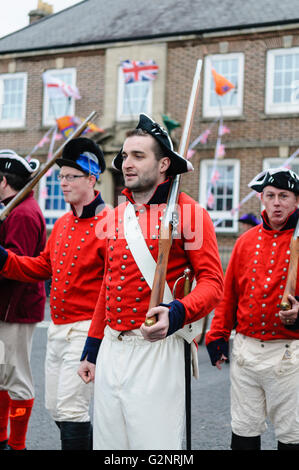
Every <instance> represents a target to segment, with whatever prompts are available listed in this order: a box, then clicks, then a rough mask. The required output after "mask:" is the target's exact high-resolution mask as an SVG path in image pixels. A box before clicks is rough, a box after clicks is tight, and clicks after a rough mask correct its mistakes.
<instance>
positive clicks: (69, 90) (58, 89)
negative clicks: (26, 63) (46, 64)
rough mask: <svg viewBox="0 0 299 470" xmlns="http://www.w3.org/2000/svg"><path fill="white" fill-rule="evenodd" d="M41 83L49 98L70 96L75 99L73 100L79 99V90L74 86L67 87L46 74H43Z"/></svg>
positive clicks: (57, 79)
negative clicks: (45, 88)
mask: <svg viewBox="0 0 299 470" xmlns="http://www.w3.org/2000/svg"><path fill="white" fill-rule="evenodd" d="M43 82H44V84H45V86H46V87H47V90H48V93H49V96H52V97H59V96H62V95H63V96H66V97H70V96H71V97H73V98H75V100H80V99H81V96H80V93H79V90H78V88H77V87H76V86H72V85H68V84H67V83H65V82H63V81H62V80H60V79H59V78H56V77H53V76H52V75H50V74H49V73H47V72H44V73H43Z"/></svg>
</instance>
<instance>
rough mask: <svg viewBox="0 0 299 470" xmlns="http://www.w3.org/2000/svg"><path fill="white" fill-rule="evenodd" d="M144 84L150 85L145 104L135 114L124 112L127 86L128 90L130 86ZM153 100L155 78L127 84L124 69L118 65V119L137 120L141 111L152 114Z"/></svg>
mask: <svg viewBox="0 0 299 470" xmlns="http://www.w3.org/2000/svg"><path fill="white" fill-rule="evenodd" d="M144 84H146V85H147V86H148V92H147V96H146V100H144V101H145V106H144V107H143V108H142V109H140V111H138V112H137V113H135V114H133V113H132V114H124V112H123V105H124V100H125V93H126V87H128V88H127V90H128V89H129V87H131V90H132V89H133V87H136V86H143V85H144ZM128 91H129V90H128ZM152 101H153V80H148V81H141V82H134V83H129V84H126V83H125V79H124V73H123V71H122V68H121V66H119V67H118V94H117V110H116V118H117V121H132V120H136V119H138V117H139V114H140V113H145V114H148V115H149V116H150V115H151V114H152ZM141 104H143V103H141Z"/></svg>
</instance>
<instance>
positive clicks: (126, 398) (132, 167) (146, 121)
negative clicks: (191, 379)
mask: <svg viewBox="0 0 299 470" xmlns="http://www.w3.org/2000/svg"><path fill="white" fill-rule="evenodd" d="M114 166H115V167H116V168H117V169H118V170H121V171H122V172H123V176H124V180H125V186H126V189H125V190H124V195H125V197H126V202H124V203H122V204H120V205H119V206H118V207H117V208H116V209H115V212H114V214H113V218H111V220H110V221H109V224H108V225H109V227H110V229H111V230H110V233H108V241H107V257H106V264H105V276H104V282H103V285H102V289H101V292H100V296H99V299H98V302H97V306H96V309H95V313H94V316H93V320H92V325H91V328H90V330H89V337H88V339H87V342H86V347H85V349H84V351H83V355H82V359H84V360H83V362H82V365H81V367H80V370H79V373H80V375H81V377H82V378H83V380H84V381H86V382H89V381H90V380H93V378H94V376H95V398H94V449H121V450H124V449H135V450H136V449H138V450H141V449H181V446H182V435H183V429H184V413H185V407H184V405H185V387H184V385H185V375H184V374H185V373H184V367H185V366H184V340H183V336H184V333H185V332H186V330H187V331H189V332H190V331H191V328H190V329H189V326H188V325H190V324H191V323H193V322H194V329H193V331H191V334H192V333H193V334H194V336H193V338H194V337H195V336H196V335H197V332H196V327H195V323H196V321H198V320H200V319H201V318H203V317H204V316H206V315H207V314H208V313H209V312H210V311H211V310H212V309H213V308H214V307H215V305H217V303H218V302H219V300H220V298H221V295H222V286H223V278H222V276H223V275H222V268H221V263H220V258H219V254H218V249H217V242H216V236H215V231H214V227H213V224H212V221H211V219H210V217H209V215H208V213H207V212H206V211H205V210H204V209H203V208H201V207H200V206H199V204H198V203H196V202H195V201H194V200H193V199H192V198H191V197H189V196H187V195H186V194H185V193H180V195H179V200H178V213H179V223H178V227H177V232H178V235H175V236H174V239H173V243H172V246H171V250H170V254H169V262H168V267H167V276H166V281H167V282H166V284H165V294H164V299H163V303H162V304H161V305H159V306H156V307H154V308H153V309H150V310H149V309H148V306H149V301H150V295H151V289H152V281H153V277H154V272H155V266H156V262H157V258H158V242H159V240H158V239H159V233H160V226H161V223H162V222H161V220H162V219H163V214H164V211H165V206H166V201H167V196H168V193H169V188H170V183H171V179H172V177H173V176H174V175H176V174H179V173H184V172H187V171H188V170H190V169H192V166H191V165H190V163H189V162H187V161H186V160H185V159H184V158H182V157H181V156H180V155H178V154H177V153H176V152H174V151H173V147H172V143H171V140H170V138H169V136H168V134H167V133H166V131H165V130H164V129H162V128H161V127H160V126H159V125H158V124H157V123H155V122H154V121H152V120H151V119H150V118H149V117H147V116H146V115H141V116H140V121H139V123H138V125H137V128H136V129H135V130H134V131H132V133H129V134H128V137H127V138H126V140H125V142H124V145H123V148H122V150H121V151H120V152H119V154H118V155H117V156H116V157H115V159H114ZM185 268H189V269H190V272H191V282H192V279H193V278H194V279H195V280H196V282H197V284H196V287H195V288H194V289H193V291H192V292H191V293H189V294H188V295H186V297H184V295H183V293H182V292H178V291H177V295H176V299H173V296H172V291H173V287H174V284H175V282H176V280H177V279H178V278H179V277H180V276H182V275H183V273H184V270H185ZM153 315H156V316H157V323H156V324H155V325H154V326H151V327H149V326H145V324H144V322H145V319H146V317H151V316H153ZM185 325H187V326H186V327H185V329H182V328H183V327H184V326H185ZM101 341H102V343H101ZM100 343H101V347H100V350H99V355H98V359H97V360H96V356H97V351H98V348H99V345H100ZM95 362H96V368H95Z"/></svg>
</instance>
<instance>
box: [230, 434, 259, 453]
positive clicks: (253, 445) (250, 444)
mask: <svg viewBox="0 0 299 470" xmlns="http://www.w3.org/2000/svg"><path fill="white" fill-rule="evenodd" d="M231 449H232V450H260V449H261V436H254V437H243V436H238V435H237V434H234V433H232V441H231Z"/></svg>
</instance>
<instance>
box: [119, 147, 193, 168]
mask: <svg viewBox="0 0 299 470" xmlns="http://www.w3.org/2000/svg"><path fill="white" fill-rule="evenodd" d="M160 145H161V147H162V148H163V150H164V155H165V157H169V159H170V166H169V168H168V170H167V174H168V175H180V174H182V173H187V172H188V171H193V170H194V168H193V165H192V164H191V163H190V162H189V160H186V159H185V158H183V157H181V156H180V155H179V154H178V153H176V152H173V151H171V150H170V149H169V148H167V147H165V146H164V145H163V144H161V143H160ZM122 163H123V158H122V149H121V150H120V152H118V154H117V155H116V156H115V157H114V159H113V161H112V166H113V167H114V168H115V169H116V170H119V171H122Z"/></svg>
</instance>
